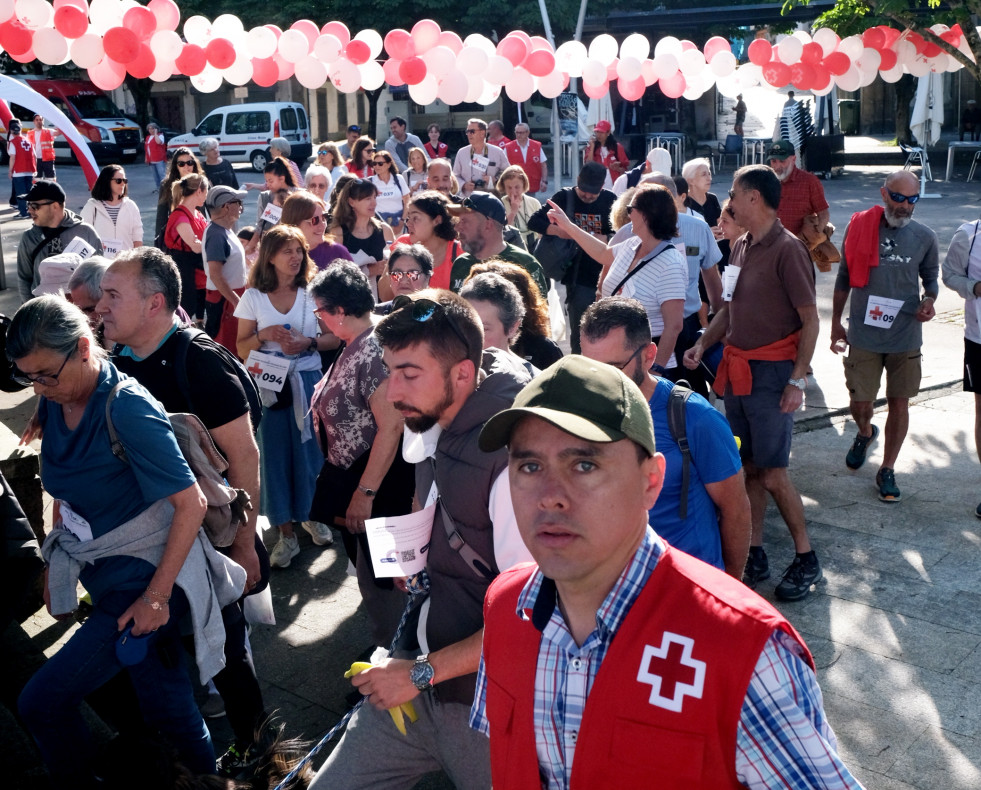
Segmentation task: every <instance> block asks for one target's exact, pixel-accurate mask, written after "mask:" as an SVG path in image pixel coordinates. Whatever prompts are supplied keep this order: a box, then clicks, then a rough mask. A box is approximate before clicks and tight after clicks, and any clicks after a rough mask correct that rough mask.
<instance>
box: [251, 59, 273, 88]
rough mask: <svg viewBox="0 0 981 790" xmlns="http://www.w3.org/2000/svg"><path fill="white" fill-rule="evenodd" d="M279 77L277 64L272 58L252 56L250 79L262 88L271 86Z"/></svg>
mask: <svg viewBox="0 0 981 790" xmlns="http://www.w3.org/2000/svg"><path fill="white" fill-rule="evenodd" d="M278 79H279V66H277V65H276V63H275V62H274V61H273V59H272V58H252V81H253V82H254V83H255V84H256V85H259V86H261V87H263V88H271V87H272V86H273V85H275V84H276V81H277V80H278Z"/></svg>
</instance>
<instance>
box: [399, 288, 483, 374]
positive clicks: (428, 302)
mask: <svg viewBox="0 0 981 790" xmlns="http://www.w3.org/2000/svg"><path fill="white" fill-rule="evenodd" d="M406 307H411V309H412V320H413V321H417V322H418V323H420V324H424V323H426V322H427V321H429V320H430V319H431V318H433V316H437V315H441V316H443V318H445V319H446V323H447V324H448V325H449V327H450V329H452V330H453V334H455V335H456V336H457V338H458V339H459V341H460V342H461V343H463V347H464V348H465V349H466V351H467V356H466V357H465V359H470V357H471V356H472V355H471V353H470V343H469V342H468V341H467V336H466V335H464V334H463V332H462V331H461V329H460V327H458V326H457V324H456V321H454V320H453V317H452V316H451V315H450V314H449V313H448V312H447V311H446V308H445V307H443V305H441V304H440V303H439V302H434V301H433V300H432V299H413V298H412V297H411V296H406V295H405V294H401V295H399V296H396V297H395V298H394V299H393V300H392V312H393V313H394V312H396V311H398V310H402V309H404V308H406ZM461 361H462V360H461Z"/></svg>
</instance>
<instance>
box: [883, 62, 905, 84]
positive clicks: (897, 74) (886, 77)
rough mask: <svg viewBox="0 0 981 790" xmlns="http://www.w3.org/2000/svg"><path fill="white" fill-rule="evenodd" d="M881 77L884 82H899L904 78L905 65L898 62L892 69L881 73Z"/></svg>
mask: <svg viewBox="0 0 981 790" xmlns="http://www.w3.org/2000/svg"><path fill="white" fill-rule="evenodd" d="M879 77H880V78H881V79H882V81H883V82H899V80H900V79H902V77H903V64H902V63H899V62H897V63H896V65H895V66H893V67H892V68H891V69H887V70H886V71H880V72H879Z"/></svg>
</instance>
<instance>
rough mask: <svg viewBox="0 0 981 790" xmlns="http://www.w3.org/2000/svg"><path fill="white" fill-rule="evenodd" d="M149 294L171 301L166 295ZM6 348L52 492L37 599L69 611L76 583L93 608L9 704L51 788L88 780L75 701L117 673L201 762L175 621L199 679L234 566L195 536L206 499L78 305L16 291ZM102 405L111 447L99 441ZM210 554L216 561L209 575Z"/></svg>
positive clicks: (157, 722) (163, 420)
mask: <svg viewBox="0 0 981 790" xmlns="http://www.w3.org/2000/svg"><path fill="white" fill-rule="evenodd" d="M150 299H151V300H156V301H159V302H160V305H159V307H160V309H167V310H171V311H173V310H175V309H176V308H177V294H176V293H168V294H155V295H154V296H153V297H150ZM7 351H8V353H9V354H10V356H11V357H12V359H13V360H14V363H15V364H16V366H17V368H18V369H19V371H20V372H21V376H22V377H23V379H24V380H25V381H26V382H29V383H31V384H33V386H34V389H35V392H37V394H39V395H40V396H41V398H40V401H39V403H38V415H37V416H38V421H39V423H40V426H41V429H42V430H43V435H44V438H43V440H42V443H41V458H42V459H43V461H42V470H41V475H42V482H43V483H44V488H45V490H46V491H47V492H48V493H50V494H51V495H52V496H53V497H54V498H55V500H56V501H57V502H58V508H57V511H58V516H57V521H56V524H55V528H54V529H53V530H52V531H51V534H50V535H49V536H48V538H47V540H46V541H45V543H44V549H43V554H44V557H45V560H47V562H48V568H47V571H46V576H45V602H46V603H47V605H48V609H49V611H50V612H51V614H52V615H54V616H55V617H56V618H58V619H65V618H67V617H70V614H71V612H72V610H74V609H75V608H76V607H77V605H78V601H77V598H76V585H77V582H78V581H81V583H82V585H83V586H84V587H85V588H86V590H87V591H88V593H89V595H90V596H91V599H92V605H93V611H92V613H91V614H90V615H89V616H88V618H87V619H86V620H85V622H84V623H83V624H82V626H81V627H80V628H79V629H77V630H76V631H75V632H74V634H73V635H72V637H71V639H69V641H68V642H67V643H66V644H65V645H64V646H63V647H61V648H60V649H59V650H58V652H56V653H55V654H54V655H53V656H52V657H51V658H49V659H48V660H47V662H46V663H45V664H44V665H43V666H42V667H41V668H40V669H39V670H38V672H37V673H36V674H35V675H34V677H33V678H31V680H30V681H29V682H28V683H27V685H26V686H25V687H24V690H23V692H22V693H21V696H20V699H19V702H18V708H19V712H20V715H21V717H22V718H23V720H24V722H25V723H26V725H27V728H28V729H29V730H30V732H31V734H32V735H33V736H34V739H35V740H36V741H37V743H38V746H39V748H40V751H41V755H42V758H43V760H44V762H45V763H46V764H47V767H48V770H49V771H50V773H51V775H52V782H53V785H54V786H57V787H90V786H94V784H95V782H94V778H93V776H92V771H91V760H92V755H93V752H94V748H93V743H92V739H91V736H90V733H89V731H88V728H87V726H86V724H85V721H84V719H83V717H82V715H81V713H80V711H79V706H80V705H81V703H82V700H83V699H84V698H85V697H86V696H87V695H88V694H90V693H91V692H93V691H95V690H96V689H98V688H100V687H101V686H102V685H104V684H105V683H107V682H108V681H109V680H110V679H112V678H113V677H114V676H115V675H116V674H118V673H119V672H121V671H123V670H125V671H127V673H128V674H129V676H130V679H131V680H132V683H133V687H134V689H135V691H136V694H137V696H138V698H139V703H140V711H141V714H142V715H143V717H144V718H145V720H146V722H147V724H149V725H150V726H151V727H155V728H157V729H159V730H160V733H161V735H163V736H164V737H165V738H167V739H168V740H169V741H170V742H171V743H172V744H173V745H174V746H176V747H177V749H178V751H179V754H180V758H181V760H182V762H184V764H185V765H187V766H188V768H190V769H191V770H192V771H193V772H195V773H209V774H210V773H214V770H215V757H214V752H213V750H212V745H211V738H210V736H209V734H208V730H207V728H206V727H205V725H204V721H203V720H202V718H201V714H200V713H199V712H198V708H197V705H196V704H195V702H194V692H193V689H192V687H191V682H190V679H189V677H188V674H187V670H186V669H185V666H184V662H183V658H182V655H183V652H184V651H183V649H182V647H181V642H180V640H181V623H182V620H184V619H185V615H187V614H188V613H190V622H191V624H192V628H193V630H194V637H195V643H196V647H197V650H196V656H197V664H198V675H199V676H200V677H201V679H202V682H203V681H206V680H207V679H208V678H210V677H212V676H213V675H214V674H215V673H216V672H217V671H218V670H220V669H221V666H220V664H218V663H217V661H216V659H220V656H221V655H222V652H223V650H222V645H223V641H224V631H223V629H222V628H221V625H220V623H221V616H220V611H219V610H220V607H221V606H223V605H227V604H229V603H231V601H233V600H236V599H237V598H238V597H239V596H240V595H241V594H242V589H243V587H244V584H245V571H243V570H242V569H241V568H240V567H239V566H237V565H235V564H234V563H233V562H231V560H227V559H226V558H223V557H221V555H219V554H218V553H217V552H215V550H214V549H213V548H212V547H211V544H210V543H209V542H208V540H207V539H206V538H204V537H203V535H200V534H199V533H200V529H201V522H202V519H203V518H204V514H205V509H206V500H205V498H204V495H203V494H202V493H201V489H200V488H199V487H198V484H197V482H196V481H195V477H194V475H193V473H192V472H191V470H190V469H189V468H188V466H187V463H186V462H185V461H184V457H183V455H182V454H181V451H180V449H179V448H178V445H177V441H176V439H175V438H174V432H173V429H172V428H171V425H170V422H169V420H168V418H167V414H166V413H165V412H164V411H163V409H162V408H161V406H160V404H159V403H158V402H157V401H156V400H155V399H154V398H153V397H152V396H151V395H150V394H149V393H148V392H147V391H146V390H145V389H144V388H143V387H142V386H140V385H139V384H138V383H137V382H135V381H134V380H132V379H127V378H126V377H125V376H123V375H122V374H121V373H120V372H119V371H118V370H117V369H116V368H115V367H114V366H113V364H112V363H111V362H109V361H108V360H107V358H106V353H105V351H104V350H103V349H101V348H100V347H99V345H98V344H97V343H96V341H95V338H94V337H93V334H92V330H91V328H90V326H89V324H88V321H87V320H86V318H85V315H84V314H83V313H82V312H81V310H79V309H78V308H77V307H75V306H74V305H71V304H69V303H68V302H67V301H65V300H64V299H60V298H58V297H56V296H53V295H48V296H41V297H38V298H36V299H32V300H30V301H28V302H26V303H25V304H23V305H22V306H21V308H20V309H19V310H18V311H17V313H16V314H15V315H14V318H13V320H12V322H11V325H10V329H9V332H8V334H7ZM114 391H115V395H114V396H113V395H112V393H113V392H114ZM110 397H112V401H111V403H110V402H109V399H110ZM107 406H108V407H109V409H110V411H109V416H108V419H111V424H112V425H113V426H114V428H115V431H116V432H117V434H118V440H119V443H120V444H119V446H120V448H121V449H120V452H119V453H117V452H115V451H114V448H113V447H112V446H111V444H110V441H109V427H108V426H109V422H108V421H107ZM211 563H219V564H220V565H218V566H213V567H220V568H222V569H223V572H222V573H221V574H217V575H214V576H211V577H210V579H209V576H210V572H209V569H208V568H209V565H210V564H211Z"/></svg>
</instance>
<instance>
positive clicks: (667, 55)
mask: <svg viewBox="0 0 981 790" xmlns="http://www.w3.org/2000/svg"><path fill="white" fill-rule="evenodd" d="M677 71H678V57H677V56H676V55H675V54H674V53H671V52H661V53H659V54H657V55H655V56H654V73H655V74H656V75H657V78H658V79H659V80H663V79H667V78H668V77H671V76H673V75H674V74H675V73H677Z"/></svg>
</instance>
